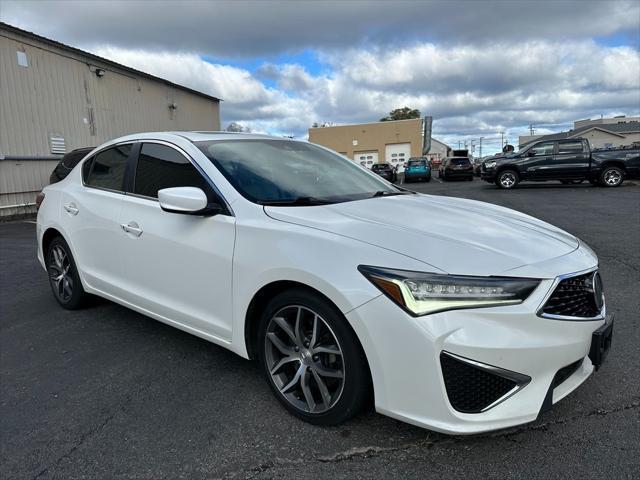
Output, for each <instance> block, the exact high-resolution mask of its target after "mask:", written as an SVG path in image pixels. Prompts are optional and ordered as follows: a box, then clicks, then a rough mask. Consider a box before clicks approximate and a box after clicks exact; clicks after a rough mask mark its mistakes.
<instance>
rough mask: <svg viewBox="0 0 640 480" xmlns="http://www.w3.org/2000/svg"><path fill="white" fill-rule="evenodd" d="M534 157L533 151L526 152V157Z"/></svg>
mask: <svg viewBox="0 0 640 480" xmlns="http://www.w3.org/2000/svg"><path fill="white" fill-rule="evenodd" d="M535 156H536V152H535V150H533V149H531V150H527V157H535Z"/></svg>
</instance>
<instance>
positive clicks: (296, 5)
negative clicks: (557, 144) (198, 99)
mask: <svg viewBox="0 0 640 480" xmlns="http://www.w3.org/2000/svg"><path fill="white" fill-rule="evenodd" d="M0 18H1V19H2V21H4V22H7V23H10V24H12V25H15V26H18V27H21V28H24V29H26V30H30V31H33V32H35V33H38V34H40V35H43V36H46V37H49V38H53V39H55V40H58V41H61V42H63V43H67V44H70V45H73V46H75V47H78V48H82V49H85V50H88V51H91V52H94V53H96V54H98V55H101V56H104V57H107V58H110V59H113V60H115V61H118V62H120V63H123V64H126V65H129V66H132V67H134V68H138V69H140V70H143V71H146V72H149V73H152V74H154V75H158V76H161V77H165V78H167V79H169V80H172V81H174V82H176V83H180V84H184V85H187V86H189V87H192V88H195V89H197V90H201V91H203V92H206V93H209V94H212V95H215V96H217V97H220V98H222V99H224V100H225V101H224V103H223V104H222V117H223V119H222V121H223V126H226V125H227V124H228V123H230V122H232V121H235V122H239V123H241V124H243V125H245V126H248V127H250V128H251V129H253V130H254V131H266V132H269V133H274V134H288V135H289V134H293V135H295V136H297V137H306V134H307V128H308V127H309V126H311V124H312V123H313V122H319V123H322V122H331V123H334V124H344V123H356V122H371V121H377V120H378V119H379V118H380V117H382V116H384V115H386V114H387V113H388V112H389V111H390V110H391V109H393V108H397V107H403V106H409V107H412V108H418V109H420V111H421V112H422V113H423V115H432V116H433V117H434V135H435V136H436V137H437V138H439V139H441V140H444V141H447V142H448V143H450V144H451V145H456V146H457V142H458V141H459V140H461V141H464V140H467V141H469V142H470V141H471V139H477V138H479V137H480V136H483V137H485V141H484V145H485V148H486V149H487V150H488V151H487V150H485V152H487V153H489V152H491V151H494V150H496V149H498V148H499V145H500V133H499V132H501V131H504V132H505V136H506V137H507V138H508V139H509V141H510V142H514V143H516V144H517V137H518V135H522V134H527V133H528V131H529V125H530V124H533V125H534V126H535V129H536V133H546V132H554V131H559V130H562V129H564V130H566V129H568V128H570V127H571V125H572V122H573V121H574V120H577V119H582V118H589V117H590V118H596V117H600V115H604V116H611V115H624V114H626V115H639V114H640V2H637V1H619V2H618V1H606V0H601V1H589V0H582V1H577V2H576V1H561V0H558V1H552V0H537V1H517V0H499V1H486V2H485V1H473V0H467V1H455V0H454V1H425V2H421V1H417V0H406V1H404V0H395V1H365V0H359V1H348V0H347V1H337V0H336V1H293V0H291V1H259V0H255V1H243V0H236V1H181V2H169V1H163V2H156V1H151V0H149V1H135V0H133V1H109V2H103V1H99V0H95V1H71V2H68V1H53V0H51V1H29V0H20V1H12V0H0ZM476 142H477V140H476ZM483 153H484V152H483Z"/></svg>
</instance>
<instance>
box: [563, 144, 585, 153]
mask: <svg viewBox="0 0 640 480" xmlns="http://www.w3.org/2000/svg"><path fill="white" fill-rule="evenodd" d="M582 150H583V149H582V142H580V141H574V142H560V143H559V144H558V153H574V154H575V153H582Z"/></svg>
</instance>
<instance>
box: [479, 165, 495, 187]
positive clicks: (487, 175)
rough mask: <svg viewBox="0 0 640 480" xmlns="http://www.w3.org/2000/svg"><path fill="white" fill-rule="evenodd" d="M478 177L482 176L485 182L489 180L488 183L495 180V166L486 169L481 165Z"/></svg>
mask: <svg viewBox="0 0 640 480" xmlns="http://www.w3.org/2000/svg"><path fill="white" fill-rule="evenodd" d="M480 178H482V180H484V181H485V182H489V183H493V182H495V180H496V170H495V168H491V169H486V168H485V167H482V169H481V170H480Z"/></svg>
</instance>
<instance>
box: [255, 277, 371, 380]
mask: <svg viewBox="0 0 640 480" xmlns="http://www.w3.org/2000/svg"><path fill="white" fill-rule="evenodd" d="M291 289H301V290H305V291H307V292H309V293H312V294H314V295H317V296H318V297H320V298H322V299H323V300H325V301H326V302H327V303H328V304H329V305H330V306H332V307H333V308H334V309H335V311H336V312H338V313H339V314H340V315H342V316H344V314H343V313H342V311H341V310H340V308H338V306H337V305H336V303H335V302H334V301H333V300H331V298H329V297H328V296H327V295H325V294H324V293H322V292H321V291H320V290H318V289H317V288H314V287H311V286H309V285H307V284H305V283H302V282H299V281H295V280H276V281H273V282H270V283H268V284H266V285H263V286H262V287H261V288H260V289H259V290H258V291H257V292H256V293H255V294H254V295H253V297H252V299H251V301H250V302H249V306H248V307H247V311H246V313H245V321H244V342H245V347H246V350H247V356H248V358H250V359H255V358H256V356H257V348H258V345H257V341H258V326H259V323H260V315H261V313H262V311H263V310H264V309H265V308H266V306H267V304H268V303H269V301H270V300H271V299H272V298H273V297H275V296H276V295H278V294H280V293H282V292H284V291H287V290H291ZM345 323H346V324H347V326H348V327H349V328H350V329H351V331H352V333H353V335H354V337H355V338H356V339H357V341H358V347H359V348H360V349H361V351H362V352H363V355H364V357H365V360H366V361H367V369H369V361H368V360H367V355H366V352H365V349H364V347H363V346H362V343H361V342H360V339H359V338H358V335H357V334H356V332H355V330H354V329H353V327H352V326H351V324H350V323H349V322H348V321H347V320H346V319H345ZM368 373H369V378H370V379H371V370H370V369H369V372H368Z"/></svg>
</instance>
